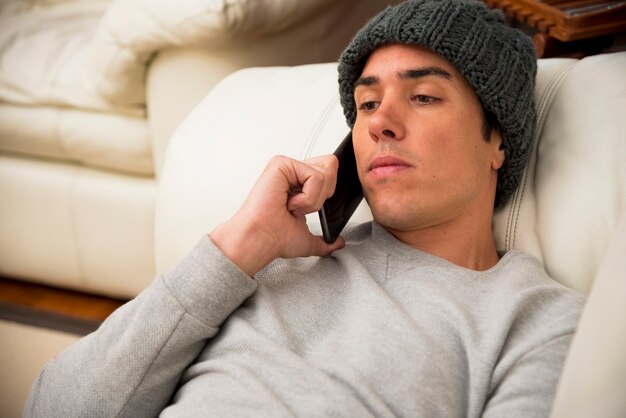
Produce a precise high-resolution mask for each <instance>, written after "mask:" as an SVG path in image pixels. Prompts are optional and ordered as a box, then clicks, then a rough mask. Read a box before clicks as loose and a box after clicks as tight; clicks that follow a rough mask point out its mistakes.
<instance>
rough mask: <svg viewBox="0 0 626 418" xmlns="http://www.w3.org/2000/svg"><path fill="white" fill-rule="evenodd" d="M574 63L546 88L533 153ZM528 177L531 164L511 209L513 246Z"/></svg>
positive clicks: (538, 116)
mask: <svg viewBox="0 0 626 418" xmlns="http://www.w3.org/2000/svg"><path fill="white" fill-rule="evenodd" d="M574 64H575V62H572V63H570V64H568V65H565V66H563V67H562V68H561V69H560V70H559V71H558V73H557V74H556V75H555V76H554V77H553V78H552V80H551V81H550V83H549V85H548V87H547V88H546V94H544V95H543V96H542V97H541V100H540V102H539V106H537V109H538V112H537V113H538V115H537V126H536V129H535V134H534V135H533V144H532V149H531V152H532V154H537V153H538V152H539V142H540V139H541V133H542V131H543V126H544V124H545V119H546V115H547V113H548V109H549V108H550V106H551V104H552V101H553V99H554V96H555V94H556V91H557V90H558V87H559V86H560V85H561V83H562V82H563V79H564V78H565V76H566V75H567V73H568V72H569V70H570V69H571V68H572V66H573V65H574ZM535 161H536V158H535ZM528 177H529V166H528V165H527V166H526V169H525V170H524V175H523V177H522V184H521V185H520V187H519V188H518V191H517V193H516V194H515V197H516V198H517V197H519V198H517V199H515V201H514V204H515V206H514V207H513V208H512V209H511V215H512V217H514V218H515V220H514V227H513V231H512V232H513V233H512V235H511V243H510V245H511V247H514V246H515V240H516V239H517V231H518V227H519V220H520V213H521V206H522V200H523V197H524V193H525V191H526V185H527V183H528ZM507 232H508V231H507Z"/></svg>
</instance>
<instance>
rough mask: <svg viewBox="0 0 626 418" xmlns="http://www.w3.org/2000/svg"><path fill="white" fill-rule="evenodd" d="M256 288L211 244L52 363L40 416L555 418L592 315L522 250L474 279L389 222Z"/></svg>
mask: <svg viewBox="0 0 626 418" xmlns="http://www.w3.org/2000/svg"><path fill="white" fill-rule="evenodd" d="M346 238H347V242H348V244H347V245H346V247H345V248H344V249H342V250H339V251H336V252H335V253H334V254H333V255H332V256H331V257H324V258H316V257H310V258H303V259H294V260H276V261H275V262H273V263H272V264H270V265H269V266H268V267H266V268H265V269H264V270H262V271H261V272H259V273H258V275H257V276H256V277H255V280H252V279H251V278H249V277H248V276H246V275H245V274H244V273H243V272H241V271H240V270H239V269H238V268H237V267H236V266H235V265H233V264H232V263H231V262H230V261H229V260H228V259H227V258H226V257H225V256H224V255H223V254H222V253H221V252H220V251H219V250H218V249H217V248H216V247H215V246H214V245H213V244H212V242H211V240H210V239H208V238H207V237H204V238H202V239H201V240H200V242H199V243H198V244H197V245H196V247H195V248H194V249H193V251H192V252H191V253H190V254H189V255H188V256H187V257H186V258H185V259H184V260H183V261H182V262H181V264H180V265H179V266H178V267H177V268H175V269H174V270H173V271H172V272H171V273H169V274H167V275H165V276H163V277H159V278H157V279H156V280H155V281H154V283H153V284H152V285H150V286H149V287H148V288H147V289H146V290H145V291H143V292H142V293H141V294H140V295H139V296H138V297H137V298H135V299H134V300H132V301H131V302H129V303H127V304H126V305H124V306H123V307H121V308H120V309H118V310H117V311H116V312H114V313H113V314H112V315H111V316H110V317H109V318H108V319H107V320H106V321H105V322H104V324H103V325H102V326H101V327H100V328H99V329H98V330H97V331H96V332H95V333H93V334H91V335H89V336H87V337H85V338H83V339H82V340H80V341H79V342H78V343H77V344H75V345H74V346H72V347H70V348H69V349H67V350H66V351H64V352H63V353H61V354H60V355H59V356H57V357H56V358H55V359H53V360H51V361H50V362H49V363H48V364H47V365H46V366H45V367H44V369H43V370H42V372H41V375H40V376H39V378H38V379H37V380H36V382H35V383H34V385H33V388H32V391H31V394H30V397H29V400H28V401H27V404H26V408H25V412H24V416H26V417H31V416H37V417H114V416H120V417H121V416H124V417H133V418H136V417H148V416H156V415H159V414H162V415H163V416H165V417H204V416H216V417H264V416H268V417H290V416H299V417H371V416H375V417H392V416H404V417H479V416H483V417H524V418H529V417H545V416H547V415H548V414H549V410H550V406H551V403H552V398H553V396H554V393H555V388H556V385H557V381H558V377H559V373H560V371H561V368H562V364H563V361H564V359H565V356H566V354H567V349H568V345H569V343H570V340H571V338H572V335H573V333H574V331H575V328H576V323H577V320H578V318H579V315H580V311H581V308H582V306H583V302H584V301H583V297H582V296H581V295H580V294H578V293H576V292H575V291H573V290H570V289H567V288H565V287H564V286H562V285H560V284H558V283H557V282H555V281H553V280H552V279H550V278H549V277H548V276H547V275H546V273H545V272H544V271H543V269H542V267H541V265H540V263H539V262H538V261H537V260H535V259H534V258H532V257H530V256H528V255H526V254H524V253H522V252H519V251H516V250H512V251H509V252H507V253H506V254H504V255H503V257H502V258H501V260H500V261H499V263H498V264H497V265H496V266H494V267H493V268H491V269H490V270H488V271H484V272H476V271H471V270H468V269H464V268H462V267H459V266H456V265H453V264H451V263H449V262H447V261H444V260H442V259H439V258H437V257H434V256H432V255H429V254H427V253H424V252H420V251H418V250H415V249H413V248H410V247H408V246H405V245H404V244H402V243H400V242H399V241H397V240H396V239H395V238H394V237H393V236H392V235H390V234H389V233H387V232H386V231H385V230H384V229H383V228H382V227H380V226H379V225H377V224H375V223H374V224H371V223H369V224H364V225H360V226H358V227H356V228H354V229H352V230H350V231H349V232H348V233H347V234H346Z"/></svg>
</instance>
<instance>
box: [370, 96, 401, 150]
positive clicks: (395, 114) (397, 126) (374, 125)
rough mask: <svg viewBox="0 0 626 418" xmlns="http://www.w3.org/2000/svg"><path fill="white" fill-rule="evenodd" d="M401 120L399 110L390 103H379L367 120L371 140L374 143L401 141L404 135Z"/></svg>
mask: <svg viewBox="0 0 626 418" xmlns="http://www.w3.org/2000/svg"><path fill="white" fill-rule="evenodd" d="M403 119H404V118H403V117H402V114H401V111H400V109H398V108H397V107H396V106H393V104H392V103H389V102H387V103H385V102H383V103H380V105H379V107H378V109H377V110H376V112H375V113H374V114H373V115H372V116H371V118H370V120H369V132H370V136H371V138H372V139H373V140H374V141H376V142H378V141H381V140H389V139H394V140H401V139H403V138H404V134H405V129H404V122H403Z"/></svg>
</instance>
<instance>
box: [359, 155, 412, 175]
mask: <svg viewBox="0 0 626 418" xmlns="http://www.w3.org/2000/svg"><path fill="white" fill-rule="evenodd" d="M411 167H412V165H411V164H409V163H407V162H406V161H404V160H401V159H399V158H396V157H393V156H390V155H385V156H380V157H376V158H374V160H373V161H372V163H371V164H370V166H369V168H368V170H367V171H368V172H369V173H370V174H373V175H377V176H387V175H391V174H395V173H397V172H399V171H403V170H406V169H407V168H411Z"/></svg>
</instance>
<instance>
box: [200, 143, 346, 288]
mask: <svg viewBox="0 0 626 418" xmlns="http://www.w3.org/2000/svg"><path fill="white" fill-rule="evenodd" d="M338 164H339V163H338V161H337V158H336V157H335V156H334V155H328V156H323V157H316V158H312V159H309V160H306V161H298V160H294V159H291V158H287V157H280V156H279V157H274V158H272V160H270V162H269V163H268V164H267V166H266V168H265V170H264V171H263V173H262V174H261V176H260V177H259V179H258V180H257V182H256V184H255V185H254V187H253V188H252V190H251V191H250V194H249V195H248V198H247V199H246V201H245V202H244V204H243V206H242V207H241V208H240V209H239V211H238V212H237V213H236V214H235V215H234V216H233V217H232V218H231V219H230V220H229V221H227V222H226V223H224V224H222V225H220V226H219V227H217V228H216V229H215V230H214V231H213V232H211V233H210V234H209V236H210V237H211V239H212V240H213V242H214V243H215V245H217V247H218V248H220V250H222V252H224V254H226V256H227V257H229V258H230V259H231V260H232V261H233V262H234V263H235V264H236V265H237V266H239V268H240V269H241V270H243V271H244V272H246V273H247V274H248V275H250V276H254V274H256V272H257V271H259V270H260V269H262V268H263V267H265V266H266V265H267V264H269V263H270V262H272V261H273V260H274V259H276V258H293V257H308V256H325V255H328V254H330V253H332V252H333V251H335V250H337V249H339V248H342V247H343V246H344V245H345V241H344V239H343V238H342V237H340V238H339V239H338V240H337V241H335V242H334V243H333V244H327V243H326V242H325V241H324V239H323V238H322V237H321V236H315V235H313V234H311V232H310V231H309V229H308V227H307V225H306V218H305V215H306V214H308V213H312V212H316V211H318V210H319V209H320V208H321V207H322V205H323V203H324V201H325V200H326V199H327V198H329V197H330V196H331V195H332V194H333V192H334V191H335V184H336V180H337V168H338Z"/></svg>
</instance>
